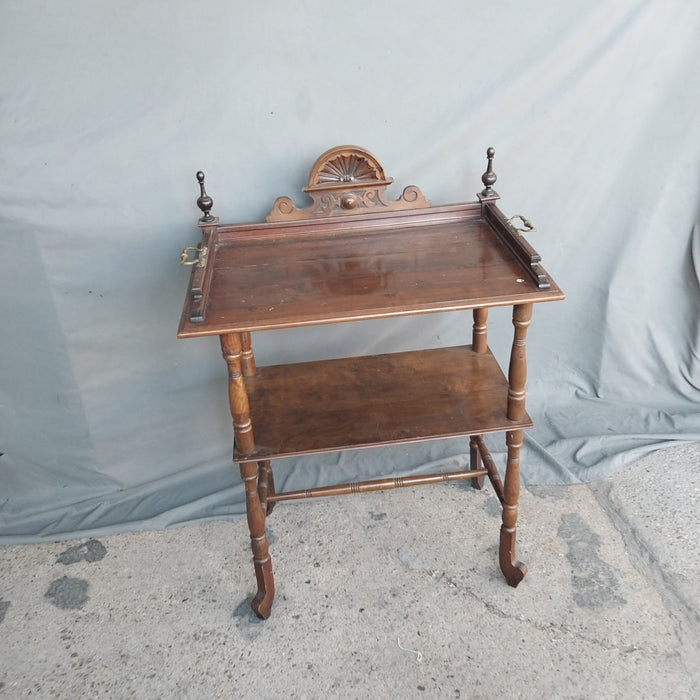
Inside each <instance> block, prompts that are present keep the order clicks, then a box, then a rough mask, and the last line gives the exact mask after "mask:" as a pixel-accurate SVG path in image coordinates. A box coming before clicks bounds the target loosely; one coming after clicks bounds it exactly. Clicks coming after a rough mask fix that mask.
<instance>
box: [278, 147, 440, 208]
mask: <svg viewBox="0 0 700 700" xmlns="http://www.w3.org/2000/svg"><path fill="white" fill-rule="evenodd" d="M392 182H393V180H392V179H391V178H387V177H386V175H384V169H383V168H382V166H381V164H380V163H379V161H378V160H377V159H376V158H375V157H374V156H373V155H372V154H371V153H370V152H369V151H367V150H365V149H364V148H360V147H359V146H336V147H335V148H331V149H330V150H328V151H326V152H325V153H324V154H323V155H322V156H320V157H319V158H318V160H317V161H316V162H315V163H314V166H313V167H312V168H311V172H310V173H309V184H308V185H307V186H306V187H303V188H302V190H303V191H304V192H306V193H307V194H308V195H309V196H310V197H311V199H312V200H313V204H311V206H309V207H306V208H305V209H297V207H295V206H294V202H292V200H291V199H290V198H289V197H278V198H277V199H276V200H275V203H274V205H273V207H272V211H271V212H270V214H269V215H268V216H267V219H266V220H267V221H293V220H295V219H314V218H321V217H328V216H337V215H348V214H367V213H371V212H374V211H398V210H401V209H417V208H420V207H429V206H430V202H428V201H427V200H426V199H425V197H424V196H423V193H422V192H421V191H420V189H418V187H416V186H415V185H411V186H410V187H406V189H404V191H403V193H402V194H401V196H400V197H399V198H398V199H397V200H387V199H386V198H385V196H384V190H385V189H386V188H387V186H388V185H390V184H391V183H392Z"/></svg>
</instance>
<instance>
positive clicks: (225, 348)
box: [220, 333, 255, 454]
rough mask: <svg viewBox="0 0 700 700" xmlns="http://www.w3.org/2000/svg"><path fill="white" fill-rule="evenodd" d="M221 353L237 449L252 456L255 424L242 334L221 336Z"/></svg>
mask: <svg viewBox="0 0 700 700" xmlns="http://www.w3.org/2000/svg"><path fill="white" fill-rule="evenodd" d="M220 339H221V352H222V354H223V356H224V360H226V364H227V365H228V397H229V405H230V408H231V417H232V418H233V432H234V436H235V439H236V448H237V449H238V451H239V452H240V453H241V454H251V453H252V452H253V450H254V449H255V438H254V437H253V424H252V423H251V420H250V406H249V404H248V393H247V392H246V388H245V381H244V379H243V371H242V369H241V354H242V342H241V335H240V333H228V334H225V335H222V336H220Z"/></svg>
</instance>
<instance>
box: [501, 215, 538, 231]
mask: <svg viewBox="0 0 700 700" xmlns="http://www.w3.org/2000/svg"><path fill="white" fill-rule="evenodd" d="M515 219H520V221H522V222H523V224H522V226H516V225H515V224H514V223H513V221H514V220H515ZM507 223H508V225H509V226H510V227H511V228H512V229H513V230H514V231H517V232H518V233H528V232H529V231H537V229H536V228H535V227H534V226H533V225H532V222H531V221H530V220H529V219H526V218H525V217H524V216H523V215H522V214H516V215H515V216H511V217H510V219H508V222H507Z"/></svg>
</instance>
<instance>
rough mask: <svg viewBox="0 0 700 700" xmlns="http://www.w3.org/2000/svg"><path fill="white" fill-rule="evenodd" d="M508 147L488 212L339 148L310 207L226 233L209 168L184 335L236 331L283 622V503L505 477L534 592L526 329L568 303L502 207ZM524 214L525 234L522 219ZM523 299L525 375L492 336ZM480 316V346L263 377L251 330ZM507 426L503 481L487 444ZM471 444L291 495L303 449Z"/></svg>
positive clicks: (244, 460) (323, 168)
mask: <svg viewBox="0 0 700 700" xmlns="http://www.w3.org/2000/svg"><path fill="white" fill-rule="evenodd" d="M493 156H494V151H493V149H492V148H489V149H488V151H487V169H486V172H485V173H484V175H483V176H482V182H483V185H484V189H483V190H482V191H481V193H480V194H478V195H477V201H475V202H470V203H464V204H450V205H445V206H431V205H430V203H429V202H428V201H426V199H425V198H424V196H423V194H422V193H421V191H420V190H419V189H418V188H417V187H415V186H411V187H407V188H406V189H405V190H404V191H403V193H402V195H401V196H400V197H399V199H398V200H389V199H387V197H386V195H385V189H386V187H387V186H388V185H389V184H390V183H391V182H392V181H391V179H389V178H387V177H386V176H385V174H384V170H383V168H382V166H381V165H380V163H379V161H378V160H377V159H376V158H375V157H374V156H373V155H372V154H371V153H370V152H369V151H367V150H365V149H363V148H359V147H356V146H339V147H337V148H332V149H330V150H329V151H326V152H325V153H324V154H323V155H321V156H320V157H319V158H318V160H317V161H316V162H315V164H314V165H313V167H312V169H311V173H310V175H309V181H308V186H307V187H304V188H303V190H304V192H306V193H307V194H308V195H309V196H310V197H311V199H312V203H311V205H310V206H308V207H307V208H304V209H298V208H297V207H295V205H294V204H293V203H292V201H291V200H290V199H289V198H287V197H280V198H278V199H277V200H276V201H275V203H274V206H273V208H272V211H271V212H270V214H269V216H268V217H267V219H266V222H264V223H252V224H233V225H231V224H220V223H219V220H218V218H216V217H214V216H212V215H211V213H210V212H211V209H212V204H213V202H212V199H211V197H209V196H208V195H207V193H206V191H205V188H204V174H203V173H201V172H199V173H197V180H198V181H199V184H200V192H201V193H200V197H199V199H198V200H197V204H198V206H199V208H200V209H201V210H202V212H203V216H202V217H201V218H200V220H199V226H200V228H201V232H202V241H201V242H200V244H199V245H198V246H196V247H194V246H193V247H189V248H186V249H185V250H184V251H183V253H182V263H183V264H185V265H190V266H191V267H192V273H191V277H190V282H189V289H188V293H187V298H186V300H185V305H184V309H183V313H182V318H181V321H180V327H179V332H178V337H180V338H191V337H197V336H206V335H218V336H219V338H220V341H221V348H222V351H223V356H224V359H225V361H226V364H227V365H228V391H229V402H230V407H231V414H232V416H233V429H234V436H235V438H234V455H233V458H234V461H235V462H238V463H239V465H240V472H241V477H242V479H243V482H244V485H245V493H246V511H247V518H248V526H249V529H250V538H251V544H252V550H253V562H254V568H255V575H256V579H257V588H258V590H257V594H256V595H255V597H254V599H253V601H252V608H253V610H254V611H255V612H256V613H257V615H258V616H259V617H261V618H267V617H268V616H269V615H270V612H271V608H272V601H273V597H274V578H273V574H272V561H271V558H270V554H269V550H268V541H267V537H266V534H265V520H266V518H267V516H268V515H269V514H270V512H271V511H272V507H273V506H274V504H275V503H277V502H278V501H283V500H290V499H299V498H306V497H315V496H326V495H340V494H350V493H361V492H365V491H376V490H384V489H393V488H397V487H401V486H413V485H422V484H430V483H436V482H441V481H452V480H456V479H471V482H472V484H473V485H474V486H476V487H481V485H482V483H483V478H484V476H488V478H489V480H490V482H491V484H492V486H493V488H494V490H495V492H496V495H497V496H498V498H499V500H500V502H501V505H502V509H503V514H502V520H503V524H502V526H501V535H500V549H499V562H500V567H501V570H502V572H503V574H504V576H505V579H506V581H507V582H508V583H509V584H510V585H511V586H517V585H518V583H519V582H520V581H521V580H522V578H523V576H524V575H525V573H526V571H527V569H526V567H525V565H524V564H522V563H521V562H519V561H518V560H517V559H516V556H515V529H516V528H515V526H516V519H517V509H518V495H519V488H520V479H519V461H520V446H521V444H522V441H523V430H524V429H525V428H528V427H530V426H531V425H532V422H531V420H530V418H529V417H528V415H527V413H526V412H525V375H526V356H525V336H526V332H527V329H528V326H529V325H530V319H531V316H532V308H533V304H534V303H537V302H545V301H556V300H559V299H563V298H564V295H563V293H562V292H561V290H560V289H559V287H557V285H556V284H555V283H554V282H553V281H552V279H551V278H550V277H549V275H548V274H547V273H546V271H545V270H544V269H543V268H542V266H541V265H540V256H539V255H538V254H537V253H536V252H535V250H534V249H533V248H532V247H531V246H530V244H529V243H528V242H527V241H526V240H525V238H524V237H523V236H522V235H521V234H522V232H523V231H526V230H532V226H531V224H530V223H529V222H528V221H527V220H526V219H524V218H523V217H521V216H517V217H513V218H512V219H510V220H507V219H506V218H505V217H504V215H503V214H502V213H501V211H500V210H499V208H498V207H497V206H496V202H497V200H498V198H499V197H498V194H497V193H496V192H495V191H494V190H493V185H494V184H495V182H496V175H495V173H494V172H493ZM516 220H517V221H518V222H519V223H520V224H521V225H520V227H516V226H515V223H514V222H515V221H516ZM493 306H512V307H513V325H514V339H513V345H512V350H511V355H510V364H509V368H508V373H507V378H506V376H504V374H503V372H502V371H501V369H500V367H499V365H498V363H497V362H496V360H495V359H494V357H493V355H492V354H491V351H490V350H489V348H488V345H487V341H486V332H487V325H486V321H487V314H488V309H489V307H493ZM460 309H463V310H466V309H471V310H472V311H473V326H472V334H471V335H472V337H471V341H472V342H471V344H470V345H463V346H460V347H447V348H441V349H428V350H419V351H412V352H397V353H389V354H381V355H374V356H369V357H350V358H346V359H333V360H325V361H323V360H322V361H315V362H299V363H295V364H286V365H277V366H268V367H258V368H256V366H255V360H254V357H253V350H252V348H251V333H253V332H257V331H265V330H269V329H280V328H293V327H298V326H312V325H315V324H325V323H338V322H349V321H356V320H360V319H376V318H387V317H393V316H408V315H411V314H421V313H430V312H440V311H454V310H460ZM493 432H505V434H506V444H507V463H506V468H505V475H504V478H503V480H501V477H500V475H499V472H498V470H497V468H496V465H495V464H494V460H493V459H492V457H491V455H490V453H489V451H488V449H487V448H486V445H485V444H484V440H483V435H484V434H485V433H493ZM454 436H465V437H466V436H469V451H470V452H469V453H470V469H469V470H467V471H460V472H450V473H439V474H429V475H420V476H407V477H403V478H401V477H393V476H390V477H388V478H385V479H376V480H372V481H362V482H358V483H352V484H340V485H337V486H324V487H318V488H312V489H307V490H301V491H289V492H284V493H276V492H275V488H274V479H273V474H272V466H271V461H272V460H275V459H278V458H280V457H288V456H291V455H308V454H312V453H316V452H328V451H337V450H345V449H352V448H359V447H367V446H372V445H381V444H388V443H401V442H411V441H417V440H431V439H436V438H446V437H454Z"/></svg>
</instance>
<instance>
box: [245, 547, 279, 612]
mask: <svg viewBox="0 0 700 700" xmlns="http://www.w3.org/2000/svg"><path fill="white" fill-rule="evenodd" d="M266 544H267V542H266ZM254 566H255V579H256V581H257V583H258V592H257V593H256V594H255V597H254V598H253V600H252V602H251V603H250V607H251V608H253V612H254V613H255V614H256V615H257V616H258V617H260V618H262V619H263V620H267V618H268V617H270V613H271V612H272V601H273V600H274V598H275V578H274V576H273V575H272V560H271V559H270V556H269V555H268V557H267V559H265V560H264V561H258V560H257V559H255V560H254Z"/></svg>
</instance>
